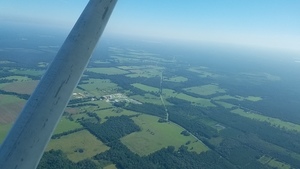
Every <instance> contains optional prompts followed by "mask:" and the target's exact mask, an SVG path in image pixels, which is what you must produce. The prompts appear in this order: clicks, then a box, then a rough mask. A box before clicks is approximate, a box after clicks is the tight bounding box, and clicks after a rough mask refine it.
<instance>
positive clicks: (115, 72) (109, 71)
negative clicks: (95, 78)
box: [87, 67, 129, 75]
mask: <svg viewBox="0 0 300 169" xmlns="http://www.w3.org/2000/svg"><path fill="white" fill-rule="evenodd" d="M87 71H91V72H95V73H100V74H107V75H121V74H127V73H129V72H127V71H125V70H121V69H118V68H114V67H110V68H87Z"/></svg>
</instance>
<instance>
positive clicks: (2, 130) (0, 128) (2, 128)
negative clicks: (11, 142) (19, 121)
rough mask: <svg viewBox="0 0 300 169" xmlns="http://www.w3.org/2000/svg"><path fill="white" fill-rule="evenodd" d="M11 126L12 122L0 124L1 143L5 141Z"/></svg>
mask: <svg viewBox="0 0 300 169" xmlns="http://www.w3.org/2000/svg"><path fill="white" fill-rule="evenodd" d="M11 127H12V124H0V145H1V143H2V142H3V141H4V139H5V137H6V135H7V133H8V132H9V130H10V128H11Z"/></svg>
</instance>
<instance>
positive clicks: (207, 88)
mask: <svg viewBox="0 0 300 169" xmlns="http://www.w3.org/2000/svg"><path fill="white" fill-rule="evenodd" d="M184 90H185V91H187V92H191V93H195V94H198V95H203V96H209V95H212V94H216V93H226V90H225V89H222V88H220V87H219V86H218V85H216V84H209V85H203V86H195V87H190V88H185V89H184Z"/></svg>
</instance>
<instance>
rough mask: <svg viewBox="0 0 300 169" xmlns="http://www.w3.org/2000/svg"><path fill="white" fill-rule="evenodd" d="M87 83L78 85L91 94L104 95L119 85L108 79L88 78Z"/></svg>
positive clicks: (116, 88)
mask: <svg viewBox="0 0 300 169" xmlns="http://www.w3.org/2000/svg"><path fill="white" fill-rule="evenodd" d="M86 82H87V84H81V85H79V86H80V87H82V88H83V89H85V90H86V91H88V92H89V93H91V94H93V95H100V96H101V95H106V94H111V93H112V92H116V91H117V90H118V89H119V87H118V85H117V84H115V83H112V82H111V81H110V80H108V79H90V80H89V81H86Z"/></svg>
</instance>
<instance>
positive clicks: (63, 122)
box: [53, 117, 82, 134]
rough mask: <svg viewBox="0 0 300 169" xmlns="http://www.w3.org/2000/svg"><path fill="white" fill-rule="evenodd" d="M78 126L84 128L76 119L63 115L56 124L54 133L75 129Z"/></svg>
mask: <svg viewBox="0 0 300 169" xmlns="http://www.w3.org/2000/svg"><path fill="white" fill-rule="evenodd" d="M78 128H82V126H81V124H79V123H77V122H75V121H70V120H69V119H67V118H66V117H62V118H61V119H60V121H59V123H58V125H57V126H56V128H55V130H54V133H53V134H60V133H63V132H67V131H70V130H75V129H78Z"/></svg>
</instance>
